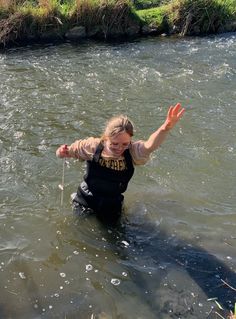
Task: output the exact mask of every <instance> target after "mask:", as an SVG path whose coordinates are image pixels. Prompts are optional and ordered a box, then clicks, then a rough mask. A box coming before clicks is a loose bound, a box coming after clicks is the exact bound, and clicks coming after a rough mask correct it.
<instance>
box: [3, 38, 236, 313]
mask: <svg viewBox="0 0 236 319" xmlns="http://www.w3.org/2000/svg"><path fill="white" fill-rule="evenodd" d="M235 88H236V36H235V33H233V34H226V35H221V36H217V37H207V38H186V39H172V38H165V39H160V38H159V39H157V38H148V39H143V40H140V41H135V42H132V43H119V44H101V43H93V42H88V43H84V44H82V45H79V46H75V45H72V44H69V43H67V44H62V45H59V46H53V45H49V46H33V47H26V48H17V49H11V50H9V51H7V52H5V53H1V55H0V92H1V95H0V107H1V110H0V131H1V135H0V152H1V157H0V161H1V166H0V167H1V180H0V190H1V192H0V199H1V200H0V208H1V209H0V219H1V223H0V239H1V241H0V242H1V244H0V270H1V271H0V282H1V297H0V317H1V318H4V319H5V318H17V319H21V318H22V319H28V318H29V319H33V318H40V319H41V318H50V319H51V318H67V319H68V318H70V319H72V318H77V319H78V318H82V319H84V318H114V319H116V318H119V319H120V318H121V319H126V318H129V319H132V318H140V319H141V318H142V319H144V318H149V319H152V318H158V319H162V318H163V319H167V318H188V319H190V318H206V317H207V316H208V318H209V317H210V316H211V315H213V313H214V311H215V310H217V311H219V309H218V307H217V305H216V303H215V302H214V300H209V299H211V298H218V299H217V300H218V302H219V303H221V304H222V306H223V307H224V308H225V309H230V308H231V307H232V305H234V302H235V301H236V294H235V291H234V290H233V289H231V288H229V287H228V286H227V285H225V284H224V282H223V281H225V282H226V283H228V284H229V285H231V286H232V287H234V288H235V287H236V274H235V271H236V253H235V248H236V233H235V226H236V219H235V210H236V199H235V186H236V182H235V180H236V179H235V177H236V173H235V159H236V128H235V121H236V109H235V100H236V90H235ZM177 102H181V103H182V105H183V106H184V107H186V113H185V115H184V117H183V119H182V120H181V122H180V123H178V125H177V126H176V127H175V129H174V130H173V131H172V132H171V133H170V135H169V136H168V138H167V140H166V141H165V143H164V144H163V146H162V147H161V148H160V149H159V150H158V151H156V152H155V153H154V154H153V155H152V157H151V159H150V161H149V162H148V163H147V164H146V165H145V166H142V167H137V168H136V171H135V176H134V177H133V179H132V181H131V182H130V185H129V189H128V191H127V192H126V195H125V206H126V209H125V218H124V221H123V222H122V225H121V226H120V227H117V228H116V229H110V228H107V227H104V226H103V225H101V224H99V222H98V221H97V220H96V218H94V217H91V218H89V219H83V220H77V219H75V218H74V217H73V215H72V213H71V206H70V194H71V193H73V192H74V191H76V188H77V185H78V183H79V181H80V180H81V178H82V176H83V173H84V164H83V163H79V162H77V161H73V160H70V167H69V168H66V170H65V184H66V187H65V192H64V204H63V206H62V207H61V206H60V196H61V193H60V190H59V188H58V184H60V183H61V179H62V167H63V162H62V160H59V159H57V158H56V157H55V151H56V149H57V147H58V146H59V145H60V144H64V143H67V144H70V143H72V142H73V141H74V140H76V139H78V138H85V137H88V136H100V134H101V133H102V130H103V128H104V124H105V121H106V120H107V119H108V118H109V117H110V116H112V115H114V114H120V113H125V114H127V115H128V116H130V117H131V119H132V120H133V122H134V124H135V127H136V133H135V139H145V138H147V137H148V136H149V135H150V134H151V133H152V132H153V131H154V130H155V129H157V128H158V127H159V126H160V125H161V124H162V122H163V121H164V119H165V116H166V112H167V109H168V106H169V105H172V104H175V103H177ZM13 305H14V307H13ZM212 308H213V309H212ZM99 316H100V317H99Z"/></svg>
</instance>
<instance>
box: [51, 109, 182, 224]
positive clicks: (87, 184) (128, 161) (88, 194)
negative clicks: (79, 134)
mask: <svg viewBox="0 0 236 319" xmlns="http://www.w3.org/2000/svg"><path fill="white" fill-rule="evenodd" d="M184 111H185V109H184V108H182V107H181V104H180V103H177V104H176V105H175V106H171V107H170V108H169V111H168V114H167V118H166V120H165V122H164V123H163V124H162V125H161V127H160V128H159V129H158V130H156V131H155V132H154V133H152V134H151V135H150V137H149V138H148V139H147V140H146V141H142V140H140V141H136V142H133V141H132V136H133V130H134V129H133V124H132V122H131V121H130V120H129V119H128V118H127V117H126V116H123V115H120V116H117V117H113V118H111V119H110V120H109V121H108V123H107V126H106V128H105V131H104V133H103V135H102V137H101V138H94V137H90V138H88V139H82V140H81V139H80V140H77V141H75V142H74V143H73V144H71V145H70V146H67V145H62V146H60V147H59V148H58V149H57V151H56V155H57V156H58V157H60V158H63V157H73V158H78V159H80V160H85V161H87V170H86V174H85V175H84V180H83V182H82V183H81V184H80V186H79V188H78V191H77V194H76V196H75V198H74V199H73V203H74V205H75V207H76V210H77V213H79V214H81V213H91V212H93V213H95V214H96V215H97V217H98V218H99V219H100V220H102V221H103V222H105V223H116V222H117V221H118V220H119V217H120V215H121V212H122V204H123V199H124V196H123V193H124V192H125V191H126V189H127V186H128V183H129V181H130V179H131V177H132V176H133V173H134V165H143V164H145V163H146V162H147V161H148V159H149V155H150V154H151V153H152V152H153V151H155V150H156V149H157V148H158V147H159V146H160V145H161V144H162V142H163V141H164V139H165V137H166V135H167V133H168V132H169V130H171V129H172V128H173V127H174V126H175V124H176V123H177V122H178V121H179V119H180V118H181V117H182V115H183V113H184Z"/></svg>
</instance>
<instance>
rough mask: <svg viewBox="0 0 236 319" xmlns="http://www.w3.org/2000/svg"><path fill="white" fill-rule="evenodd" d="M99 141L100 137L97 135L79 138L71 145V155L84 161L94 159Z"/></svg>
mask: <svg viewBox="0 0 236 319" xmlns="http://www.w3.org/2000/svg"><path fill="white" fill-rule="evenodd" d="M99 143H100V138H95V137H89V138H87V139H81V140H77V141H75V142H74V143H72V144H71V145H70V146H69V155H70V157H73V158H78V159H80V160H84V161H88V160H92V158H93V155H94V153H95V150H96V148H97V146H98V144H99Z"/></svg>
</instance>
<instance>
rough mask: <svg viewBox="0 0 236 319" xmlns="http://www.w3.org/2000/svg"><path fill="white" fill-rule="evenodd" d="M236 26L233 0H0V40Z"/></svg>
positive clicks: (6, 42) (13, 42)
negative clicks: (16, 0)
mask: <svg viewBox="0 0 236 319" xmlns="http://www.w3.org/2000/svg"><path fill="white" fill-rule="evenodd" d="M232 31H236V5H235V0H172V1H165V4H161V3H159V1H158V0H156V1H154V0H153V1H145V0H143V1H141V0H139V1H137V0H136V1H133V2H131V1H128V0H118V1H114V0H100V1H99V0H72V1H69V0H67V1H63V2H62V1H58V0H39V1H38V2H34V1H32V0H30V1H25V2H20V3H17V2H15V1H14V2H13V1H12V0H0V46H1V47H9V46H17V45H22V44H25V43H42V42H52V41H53V42H55V41H80V40H81V39H87V38H95V39H101V40H110V39H119V38H124V37H125V38H134V37H139V36H146V35H150V34H151V35H157V36H160V35H173V34H176V35H180V36H187V35H207V34H217V33H222V32H232Z"/></svg>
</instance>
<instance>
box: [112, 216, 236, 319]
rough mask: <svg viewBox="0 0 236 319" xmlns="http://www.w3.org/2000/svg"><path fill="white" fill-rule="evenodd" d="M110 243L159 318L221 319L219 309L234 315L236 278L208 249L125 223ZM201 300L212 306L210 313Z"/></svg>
mask: <svg viewBox="0 0 236 319" xmlns="http://www.w3.org/2000/svg"><path fill="white" fill-rule="evenodd" d="M109 240H110V242H111V243H112V242H113V243H114V249H115V250H116V251H118V252H119V257H120V258H121V259H122V260H123V264H124V265H125V266H126V267H128V268H129V273H130V274H131V277H132V279H133V280H134V281H135V283H136V285H137V287H139V288H140V289H139V291H140V294H141V295H140V297H141V298H142V299H141V300H142V301H143V300H145V301H146V303H148V304H149V307H150V309H151V311H152V313H155V314H156V315H158V318H167V317H166V315H168V316H169V317H168V318H180V317H181V318H215V316H216V315H215V311H213V308H217V312H218V313H221V315H222V316H225V317H224V318H226V316H227V315H228V314H229V312H230V310H232V311H233V308H234V305H235V303H236V291H235V287H236V273H235V271H233V270H232V269H231V268H230V267H229V266H227V265H226V264H225V263H224V262H222V261H221V260H219V259H218V258H217V257H216V256H214V255H213V254H211V253H210V252H208V251H207V250H205V249H204V248H203V247H200V246H198V245H196V244H194V243H193V242H189V241H184V240H183V239H179V238H177V237H176V236H173V235H170V234H168V233H167V232H165V231H163V230H160V229H157V227H156V226H155V225H153V224H152V223H142V224H135V223H129V222H126V223H122V224H121V225H120V226H119V227H118V228H115V229H113V232H112V233H110V239H109ZM150 277H151V279H150ZM191 282H192V283H191ZM189 285H190V286H189ZM150 292H152V293H151V294H150ZM200 294H201V295H203V294H204V295H205V297H206V298H205V301H206V304H207V303H208V307H205V309H204V310H201V307H203V305H202V302H203V300H202V298H198V295H200ZM215 300H216V301H217V304H216V303H215V304H214V306H212V302H214V301H215ZM210 302H211V304H210ZM216 305H217V306H216ZM219 305H221V306H222V308H223V309H220V308H219ZM215 306H216V307H215ZM206 308H208V311H206Z"/></svg>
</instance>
